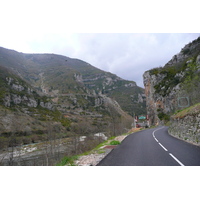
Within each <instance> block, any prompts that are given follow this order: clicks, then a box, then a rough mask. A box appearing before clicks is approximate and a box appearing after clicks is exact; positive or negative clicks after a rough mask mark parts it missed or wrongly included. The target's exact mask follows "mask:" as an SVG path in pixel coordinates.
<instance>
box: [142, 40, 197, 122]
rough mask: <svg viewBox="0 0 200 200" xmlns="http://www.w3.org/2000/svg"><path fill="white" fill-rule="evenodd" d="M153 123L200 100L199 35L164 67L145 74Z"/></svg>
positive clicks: (163, 119) (146, 90) (148, 108)
mask: <svg viewBox="0 0 200 200" xmlns="http://www.w3.org/2000/svg"><path fill="white" fill-rule="evenodd" d="M143 77H144V85H145V94H146V98H147V99H146V100H147V113H148V114H149V118H150V123H151V124H158V123H161V122H162V121H167V120H169V119H170V116H171V115H172V114H173V113H175V112H176V111H178V110H182V109H184V108H186V107H189V106H192V105H194V104H196V103H199V99H200V93H199V92H198V91H199V89H200V82H199V79H200V37H199V38H197V39H196V40H194V41H192V42H191V43H189V44H187V45H186V46H185V47H184V48H182V49H181V51H180V53H178V54H177V55H174V56H173V58H172V59H171V60H170V61H169V62H168V63H167V64H166V65H165V66H164V67H160V68H154V69H152V70H149V71H147V72H145V73H144V75H143Z"/></svg>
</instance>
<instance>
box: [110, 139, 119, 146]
mask: <svg viewBox="0 0 200 200" xmlns="http://www.w3.org/2000/svg"><path fill="white" fill-rule="evenodd" d="M118 144H120V142H119V141H117V140H113V141H111V142H110V145H118Z"/></svg>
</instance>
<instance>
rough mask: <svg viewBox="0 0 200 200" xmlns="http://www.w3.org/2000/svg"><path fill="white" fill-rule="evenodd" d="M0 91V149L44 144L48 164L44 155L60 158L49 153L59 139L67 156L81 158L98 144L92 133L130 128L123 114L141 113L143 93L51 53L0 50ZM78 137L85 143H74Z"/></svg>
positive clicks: (128, 118) (110, 133) (131, 84)
mask: <svg viewBox="0 0 200 200" xmlns="http://www.w3.org/2000/svg"><path fill="white" fill-rule="evenodd" d="M0 89H1V90H0V102H1V104H0V150H3V149H4V150H5V149H10V148H11V151H12V152H13V147H16V148H18V147H19V146H22V145H27V144H31V143H43V149H45V148H46V150H45V151H46V152H47V149H48V148H50V149H48V156H47V155H45V156H43V157H42V159H44V160H45V161H44V163H46V164H47V165H48V160H46V158H48V157H49V156H50V157H51V156H57V155H59V156H61V154H59V152H58V154H53V153H52V149H53V148H54V149H55V148H57V149H59V148H60V147H59V146H57V147H56V146H55V143H56V144H57V143H59V145H61V143H62V140H63V138H64V139H65V138H71V139H70V140H69V141H71V142H69V143H70V145H69V146H71V147H70V148H71V150H69V153H70V152H71V153H72V154H74V153H77V152H79V153H80V152H81V151H82V150H81V148H82V149H85V150H86V149H88V148H91V147H92V145H95V144H97V142H100V141H101V140H100V139H99V140H97V141H95V140H94V137H93V136H92V135H94V134H95V133H105V134H106V136H113V135H115V136H116V135H119V134H121V133H122V132H123V131H124V130H125V129H126V128H130V127H131V123H132V117H131V116H130V115H129V114H128V113H130V114H133V113H137V114H142V113H145V96H144V90H143V89H142V88H140V87H138V86H137V85H136V83H135V82H133V81H126V80H123V79H121V78H119V77H117V76H116V75H114V74H111V73H108V72H105V71H102V70H99V69H97V68H95V67H94V66H92V65H90V64H88V63H86V62H84V61H81V60H78V59H72V58H69V57H65V56H61V55H55V54H24V53H19V52H17V51H14V50H8V49H5V48H0ZM80 136H87V137H88V141H89V143H85V145H83V144H79V143H78V142H77V137H80ZM73 138H75V139H73ZM92 138H93V139H92ZM46 141H48V142H49V145H50V146H49V147H48V145H47V143H45V142H46ZM52 141H54V143H52ZM55 141H56V142H55ZM60 142H61V143H60ZM64 142H66V141H64ZM53 144H54V146H52V145H53ZM63 145H65V148H66V147H67V148H69V147H68V146H66V144H65V143H64V144H63ZM77 145H79V146H80V145H81V147H79V146H77ZM9 151H10V150H9ZM57 151H59V150H57ZM38 152H39V151H38ZM10 155H13V153H12V154H10ZM53 158H54V157H53ZM9 159H11V160H13V157H12V156H11V157H10V158H9ZM55 159H58V158H57V157H55ZM55 159H54V161H52V163H55ZM42 162H43V160H42ZM46 164H45V165H46Z"/></svg>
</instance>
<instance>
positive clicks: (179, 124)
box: [168, 113, 200, 144]
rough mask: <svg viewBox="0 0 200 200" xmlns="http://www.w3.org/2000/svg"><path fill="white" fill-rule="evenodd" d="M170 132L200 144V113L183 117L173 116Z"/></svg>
mask: <svg viewBox="0 0 200 200" xmlns="http://www.w3.org/2000/svg"><path fill="white" fill-rule="evenodd" d="M168 131H169V134H171V135H173V136H175V137H177V138H180V139H183V140H186V141H189V142H192V143H195V144H200V113H196V114H193V115H186V116H185V117H183V118H175V117H174V118H171V123H170V127H169V130H168Z"/></svg>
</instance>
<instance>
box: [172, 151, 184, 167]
mask: <svg viewBox="0 0 200 200" xmlns="http://www.w3.org/2000/svg"><path fill="white" fill-rule="evenodd" d="M169 155H170V156H171V157H172V158H173V159H174V160H175V161H176V162H177V163H178V164H179V165H181V166H184V164H183V163H182V162H181V161H180V160H178V159H177V158H176V157H175V156H174V155H173V154H171V153H169Z"/></svg>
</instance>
